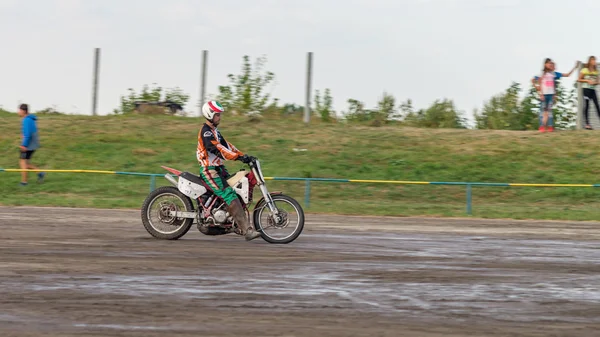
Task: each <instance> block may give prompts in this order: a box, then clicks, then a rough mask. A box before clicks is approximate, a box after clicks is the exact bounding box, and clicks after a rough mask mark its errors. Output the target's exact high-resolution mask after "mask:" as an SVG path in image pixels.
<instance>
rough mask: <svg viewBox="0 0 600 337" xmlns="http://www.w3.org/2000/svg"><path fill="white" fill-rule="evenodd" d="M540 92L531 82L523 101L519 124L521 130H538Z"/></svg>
mask: <svg viewBox="0 0 600 337" xmlns="http://www.w3.org/2000/svg"><path fill="white" fill-rule="evenodd" d="M540 104H541V101H540V94H539V93H538V92H537V89H536V88H535V87H534V86H533V84H531V85H530V86H529V92H528V93H527V96H525V98H524V99H523V101H521V109H520V110H521V111H520V113H519V125H521V127H522V129H521V130H536V129H537V128H538V127H539V111H540Z"/></svg>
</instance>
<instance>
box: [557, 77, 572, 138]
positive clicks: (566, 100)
mask: <svg viewBox="0 0 600 337" xmlns="http://www.w3.org/2000/svg"><path fill="white" fill-rule="evenodd" d="M576 88H577V83H576V82H575V83H573V87H572V88H571V89H570V90H569V89H567V88H565V87H564V85H562V83H561V82H560V79H559V80H556V102H555V103H554V107H553V109H552V116H553V117H554V126H555V127H556V128H557V129H563V130H564V129H570V128H574V127H575V125H576V123H577V89H576Z"/></svg>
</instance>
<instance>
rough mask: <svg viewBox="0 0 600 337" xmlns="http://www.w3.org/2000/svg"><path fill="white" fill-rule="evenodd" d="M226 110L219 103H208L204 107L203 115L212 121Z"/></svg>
mask: <svg viewBox="0 0 600 337" xmlns="http://www.w3.org/2000/svg"><path fill="white" fill-rule="evenodd" d="M224 111H225V109H223V107H222V106H221V104H219V102H217V101H208V102H206V103H204V105H203V106H202V115H203V116H204V118H206V119H208V120H209V121H212V119H213V117H214V116H215V114H216V113H221V112H224Z"/></svg>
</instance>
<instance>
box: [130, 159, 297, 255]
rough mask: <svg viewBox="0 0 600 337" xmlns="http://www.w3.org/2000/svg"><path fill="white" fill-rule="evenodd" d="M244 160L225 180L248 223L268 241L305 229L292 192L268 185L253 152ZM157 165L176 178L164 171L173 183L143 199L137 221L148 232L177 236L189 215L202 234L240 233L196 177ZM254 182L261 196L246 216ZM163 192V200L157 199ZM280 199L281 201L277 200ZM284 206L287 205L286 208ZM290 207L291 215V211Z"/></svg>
mask: <svg viewBox="0 0 600 337" xmlns="http://www.w3.org/2000/svg"><path fill="white" fill-rule="evenodd" d="M248 166H249V167H250V171H247V170H245V169H241V170H240V171H238V172H237V173H235V174H234V175H232V176H230V177H228V179H227V183H228V184H229V186H231V187H232V188H233V190H234V191H235V192H236V194H237V196H238V198H239V200H240V202H241V203H242V205H243V207H244V210H245V211H246V216H247V219H248V223H249V225H250V226H254V228H255V230H257V231H258V232H260V233H261V236H262V238H263V239H264V240H265V241H267V242H269V243H274V244H287V243H290V242H292V241H294V240H296V239H297V238H298V236H300V233H301V232H302V230H303V229H304V210H303V209H302V207H301V206H300V204H299V203H298V202H297V201H296V200H295V199H294V198H292V197H290V196H287V195H285V194H283V193H281V192H269V191H268V190H267V187H266V184H265V178H264V176H263V174H262V170H261V167H260V162H259V161H258V159H256V158H254V157H252V158H251V161H250V162H249V163H248ZM161 167H162V168H163V169H165V170H167V171H169V172H170V173H172V174H174V175H175V176H176V177H177V179H175V178H174V177H172V176H171V175H170V174H169V173H167V174H165V176H164V177H165V179H166V180H167V181H169V182H170V183H171V184H172V185H173V186H162V187H159V188H157V189H155V190H154V191H152V192H150V194H149V195H148V196H147V197H146V199H145V200H144V203H143V205H142V209H141V217H142V223H143V225H144V228H145V229H146V231H148V233H150V235H152V236H153V237H155V238H157V239H162V240H177V239H179V238H181V237H182V236H184V235H185V234H186V233H187V232H188V231H189V230H190V228H191V226H192V224H193V223H194V221H196V223H197V228H198V230H199V231H200V232H201V233H202V234H204V235H210V236H216V235H225V234H229V233H232V232H233V233H236V234H238V235H239V232H238V230H237V228H238V226H237V224H236V223H235V221H234V219H233V217H232V215H231V214H229V212H228V211H227V204H226V203H225V201H224V200H223V199H222V198H220V197H218V196H216V195H215V194H214V193H212V191H211V189H210V188H209V186H208V185H207V184H206V183H205V182H204V180H202V178H201V177H199V176H197V175H194V174H192V173H190V172H182V171H179V170H176V169H173V168H170V167H167V166H161ZM256 185H258V187H259V189H260V191H261V193H262V198H261V199H260V200H259V201H258V202H257V203H256V205H255V206H254V209H253V211H252V217H250V211H249V206H250V204H251V203H252V200H253V194H254V193H253V191H254V187H255V186H256ZM163 198H164V199H167V200H164V201H161V199H163ZM193 201H195V202H196V205H194V202H193ZM279 202H281V203H282V206H278V205H276V203H279ZM284 206H288V207H289V210H286V209H285V207H284ZM291 212H295V213H296V215H295V216H292V215H291V214H290V213H291ZM263 217H264V218H263ZM291 219H296V224H295V225H293V226H290V223H291ZM270 228H274V231H273V233H271V232H270V231H269V229H270ZM286 229H288V230H289V229H291V233H289V234H284V235H283V237H278V236H276V235H275V234H277V233H280V231H284V230H286Z"/></svg>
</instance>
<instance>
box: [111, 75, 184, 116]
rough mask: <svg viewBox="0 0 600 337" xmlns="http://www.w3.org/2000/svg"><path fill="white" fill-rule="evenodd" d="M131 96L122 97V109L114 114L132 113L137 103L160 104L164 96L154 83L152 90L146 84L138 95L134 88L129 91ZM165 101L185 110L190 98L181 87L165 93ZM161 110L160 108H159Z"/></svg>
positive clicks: (167, 90)
mask: <svg viewBox="0 0 600 337" xmlns="http://www.w3.org/2000/svg"><path fill="white" fill-rule="evenodd" d="M127 91H129V94H128V95H127V96H121V98H120V101H121V104H120V107H119V109H115V110H114V111H113V112H114V113H116V114H118V113H123V114H126V113H131V112H133V111H134V110H135V107H136V102H139V101H146V102H160V101H161V98H162V96H163V88H162V87H159V86H157V85H156V83H153V87H152V88H150V87H149V86H148V85H147V84H144V86H143V87H142V90H141V92H140V93H139V94H138V93H136V92H135V90H133V89H132V88H129V89H127ZM164 94H165V97H164V101H166V102H172V103H175V104H177V105H179V106H181V108H182V109H183V107H184V106H185V104H186V103H187V101H188V99H189V98H190V96H189V95H188V94H186V93H184V92H183V90H181V89H180V88H179V87H175V88H168V89H166V90H165V91H164ZM159 109H160V108H159ZM159 111H162V110H159Z"/></svg>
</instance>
